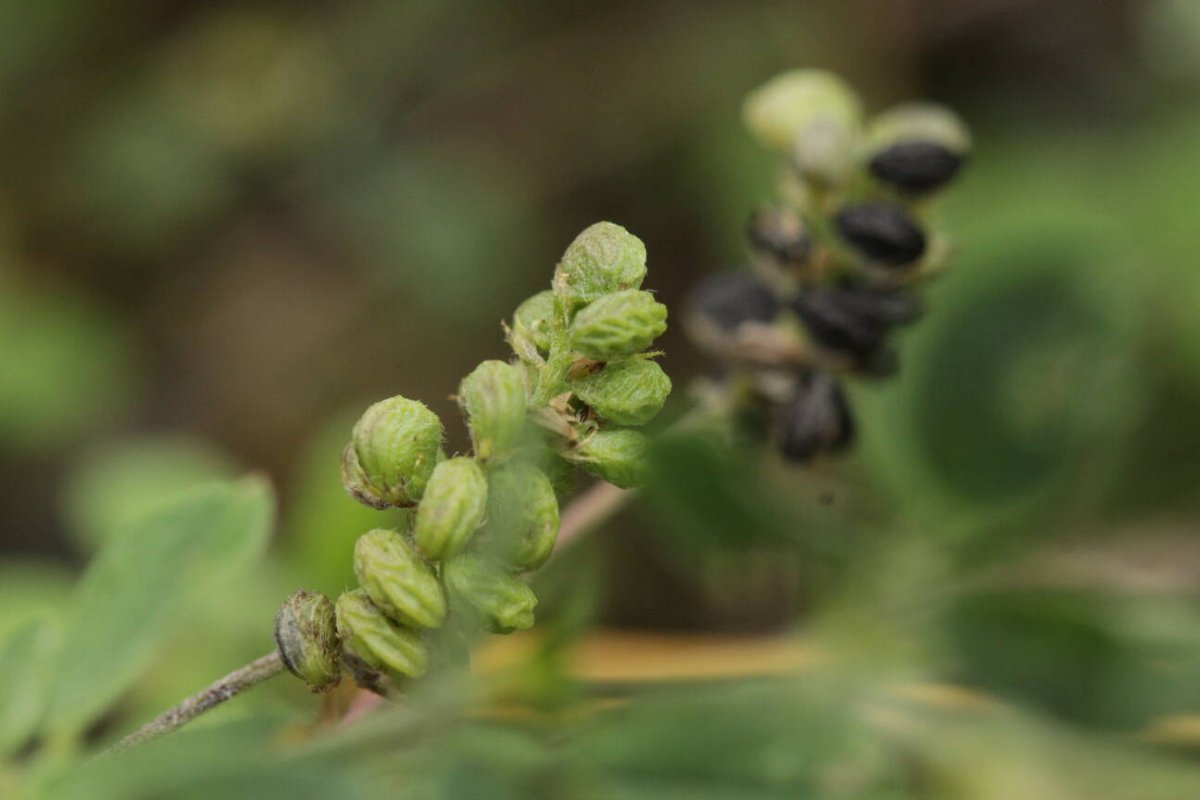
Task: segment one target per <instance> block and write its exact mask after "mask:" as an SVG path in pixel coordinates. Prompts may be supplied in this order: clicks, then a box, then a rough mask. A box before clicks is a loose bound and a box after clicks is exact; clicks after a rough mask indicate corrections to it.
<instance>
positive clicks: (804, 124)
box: [742, 69, 862, 151]
mask: <svg viewBox="0 0 1200 800" xmlns="http://www.w3.org/2000/svg"><path fill="white" fill-rule="evenodd" d="M742 117H743V119H744V120H745V123H746V127H747V128H749V129H750V132H751V133H752V134H754V136H756V137H757V138H758V140H759V141H761V142H762V143H763V144H764V145H766V146H767V147H771V148H774V149H778V150H784V151H787V150H789V149H791V148H793V147H794V146H795V145H796V143H797V138H798V137H799V136H800V135H801V134H802V133H805V132H806V131H809V130H819V129H821V128H826V129H838V130H855V129H857V128H858V126H859V124H860V121H861V119H862V107H861V105H860V104H859V100H858V96H857V95H856V94H855V93H854V90H853V89H851V88H850V86H849V85H848V84H847V83H846V82H845V81H843V80H842V79H841V78H839V77H837V76H836V75H833V74H831V73H828V72H824V71H822V70H816V69H797V70H791V71H789V72H785V73H783V74H782V75H777V76H776V77H774V78H772V79H771V80H769V81H767V82H766V83H765V84H763V85H762V86H760V87H759V88H758V89H756V90H754V91H753V92H751V93H750V95H749V96H748V97H747V98H746V102H745V104H744V105H743V106H742Z"/></svg>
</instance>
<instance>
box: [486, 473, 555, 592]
mask: <svg viewBox="0 0 1200 800" xmlns="http://www.w3.org/2000/svg"><path fill="white" fill-rule="evenodd" d="M487 517H488V520H487V533H488V540H489V545H490V547H491V548H492V549H493V551H494V552H495V554H496V555H497V556H498V557H500V558H501V559H502V560H503V561H505V562H506V563H509V564H512V565H513V566H515V567H518V568H523V569H536V568H537V567H539V566H541V565H542V564H543V563H545V561H546V559H547V558H549V557H550V553H551V552H553V550H554V542H555V540H556V539H557V538H558V498H557V497H556V496H555V494H554V487H553V485H551V483H550V479H549V478H548V477H546V474H545V473H544V472H542V471H541V470H540V469H538V468H537V467H535V466H533V465H532V464H528V463H525V462H523V461H516V462H512V463H508V464H504V465H503V466H500V467H498V468H495V469H492V470H491V471H490V472H489V473H488V513H487Z"/></svg>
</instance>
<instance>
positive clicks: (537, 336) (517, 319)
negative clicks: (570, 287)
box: [512, 289, 554, 353]
mask: <svg viewBox="0 0 1200 800" xmlns="http://www.w3.org/2000/svg"><path fill="white" fill-rule="evenodd" d="M553 318H554V292H552V291H551V290H549V289H547V290H546V291H544V292H538V293H537V294H535V295H533V296H532V297H530V298H529V299H527V300H526V301H525V302H523V303H521V305H519V306H517V310H516V311H515V312H514V313H513V327H512V332H513V335H514V336H518V337H521V338H522V339H523V340H524V341H527V342H529V343H531V344H532V345H533V347H534V348H535V349H537V350H539V351H541V352H542V353H546V352H548V351H549V350H550V325H551V321H552V320H553Z"/></svg>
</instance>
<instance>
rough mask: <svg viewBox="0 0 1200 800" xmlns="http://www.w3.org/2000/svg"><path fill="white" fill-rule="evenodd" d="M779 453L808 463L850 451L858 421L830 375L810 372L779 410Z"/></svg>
mask: <svg viewBox="0 0 1200 800" xmlns="http://www.w3.org/2000/svg"><path fill="white" fill-rule="evenodd" d="M778 425H779V440H778V447H779V452H780V453H781V454H782V455H783V457H784V458H786V459H787V460H789V461H796V462H806V461H810V460H812V459H813V458H814V457H815V456H817V455H818V454H821V453H835V452H839V451H841V450H844V449H846V447H848V446H849V445H850V443H851V442H852V441H853V439H854V421H853V419H852V417H851V416H850V408H849V406H848V405H847V404H846V397H845V395H843V394H842V390H841V387H839V386H838V384H837V381H836V380H835V379H834V378H833V376H832V375H830V374H829V373H826V372H810V373H807V374H805V375H802V376H800V378H799V379H798V380H797V381H796V392H795V394H794V395H793V396H792V398H791V400H789V401H788V402H787V403H785V404H784V405H783V406H781V407H780V409H779V421H778Z"/></svg>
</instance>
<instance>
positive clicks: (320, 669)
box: [275, 589, 341, 692]
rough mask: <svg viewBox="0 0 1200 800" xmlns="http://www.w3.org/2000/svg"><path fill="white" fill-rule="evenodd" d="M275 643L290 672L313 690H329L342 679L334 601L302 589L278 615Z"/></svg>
mask: <svg viewBox="0 0 1200 800" xmlns="http://www.w3.org/2000/svg"><path fill="white" fill-rule="evenodd" d="M275 645H276V646H277V647H278V648H279V655H280V658H281V659H282V660H283V665H284V666H285V667H287V668H288V671H289V672H291V673H292V674H293V675H295V676H296V677H297V678H299V679H300V680H302V681H304V682H305V683H307V684H308V686H309V688H310V689H312V690H313V691H314V692H327V691H329V690H330V689H332V688H333V687H334V686H337V684H338V681H339V680H340V679H341V669H340V667H339V661H340V658H341V646H340V644H339V642H338V635H337V622H336V620H335V617H334V610H333V602H332V601H330V599H329V598H328V597H326V596H325V595H323V594H321V593H320V592H308V591H305V590H303V589H301V590H300V591H298V592H296V593H294V594H293V595H292V596H291V597H289V598H288V599H287V600H285V601H284V603H283V605H282V606H280V607H279V611H278V612H277V613H276V614H275Z"/></svg>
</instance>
